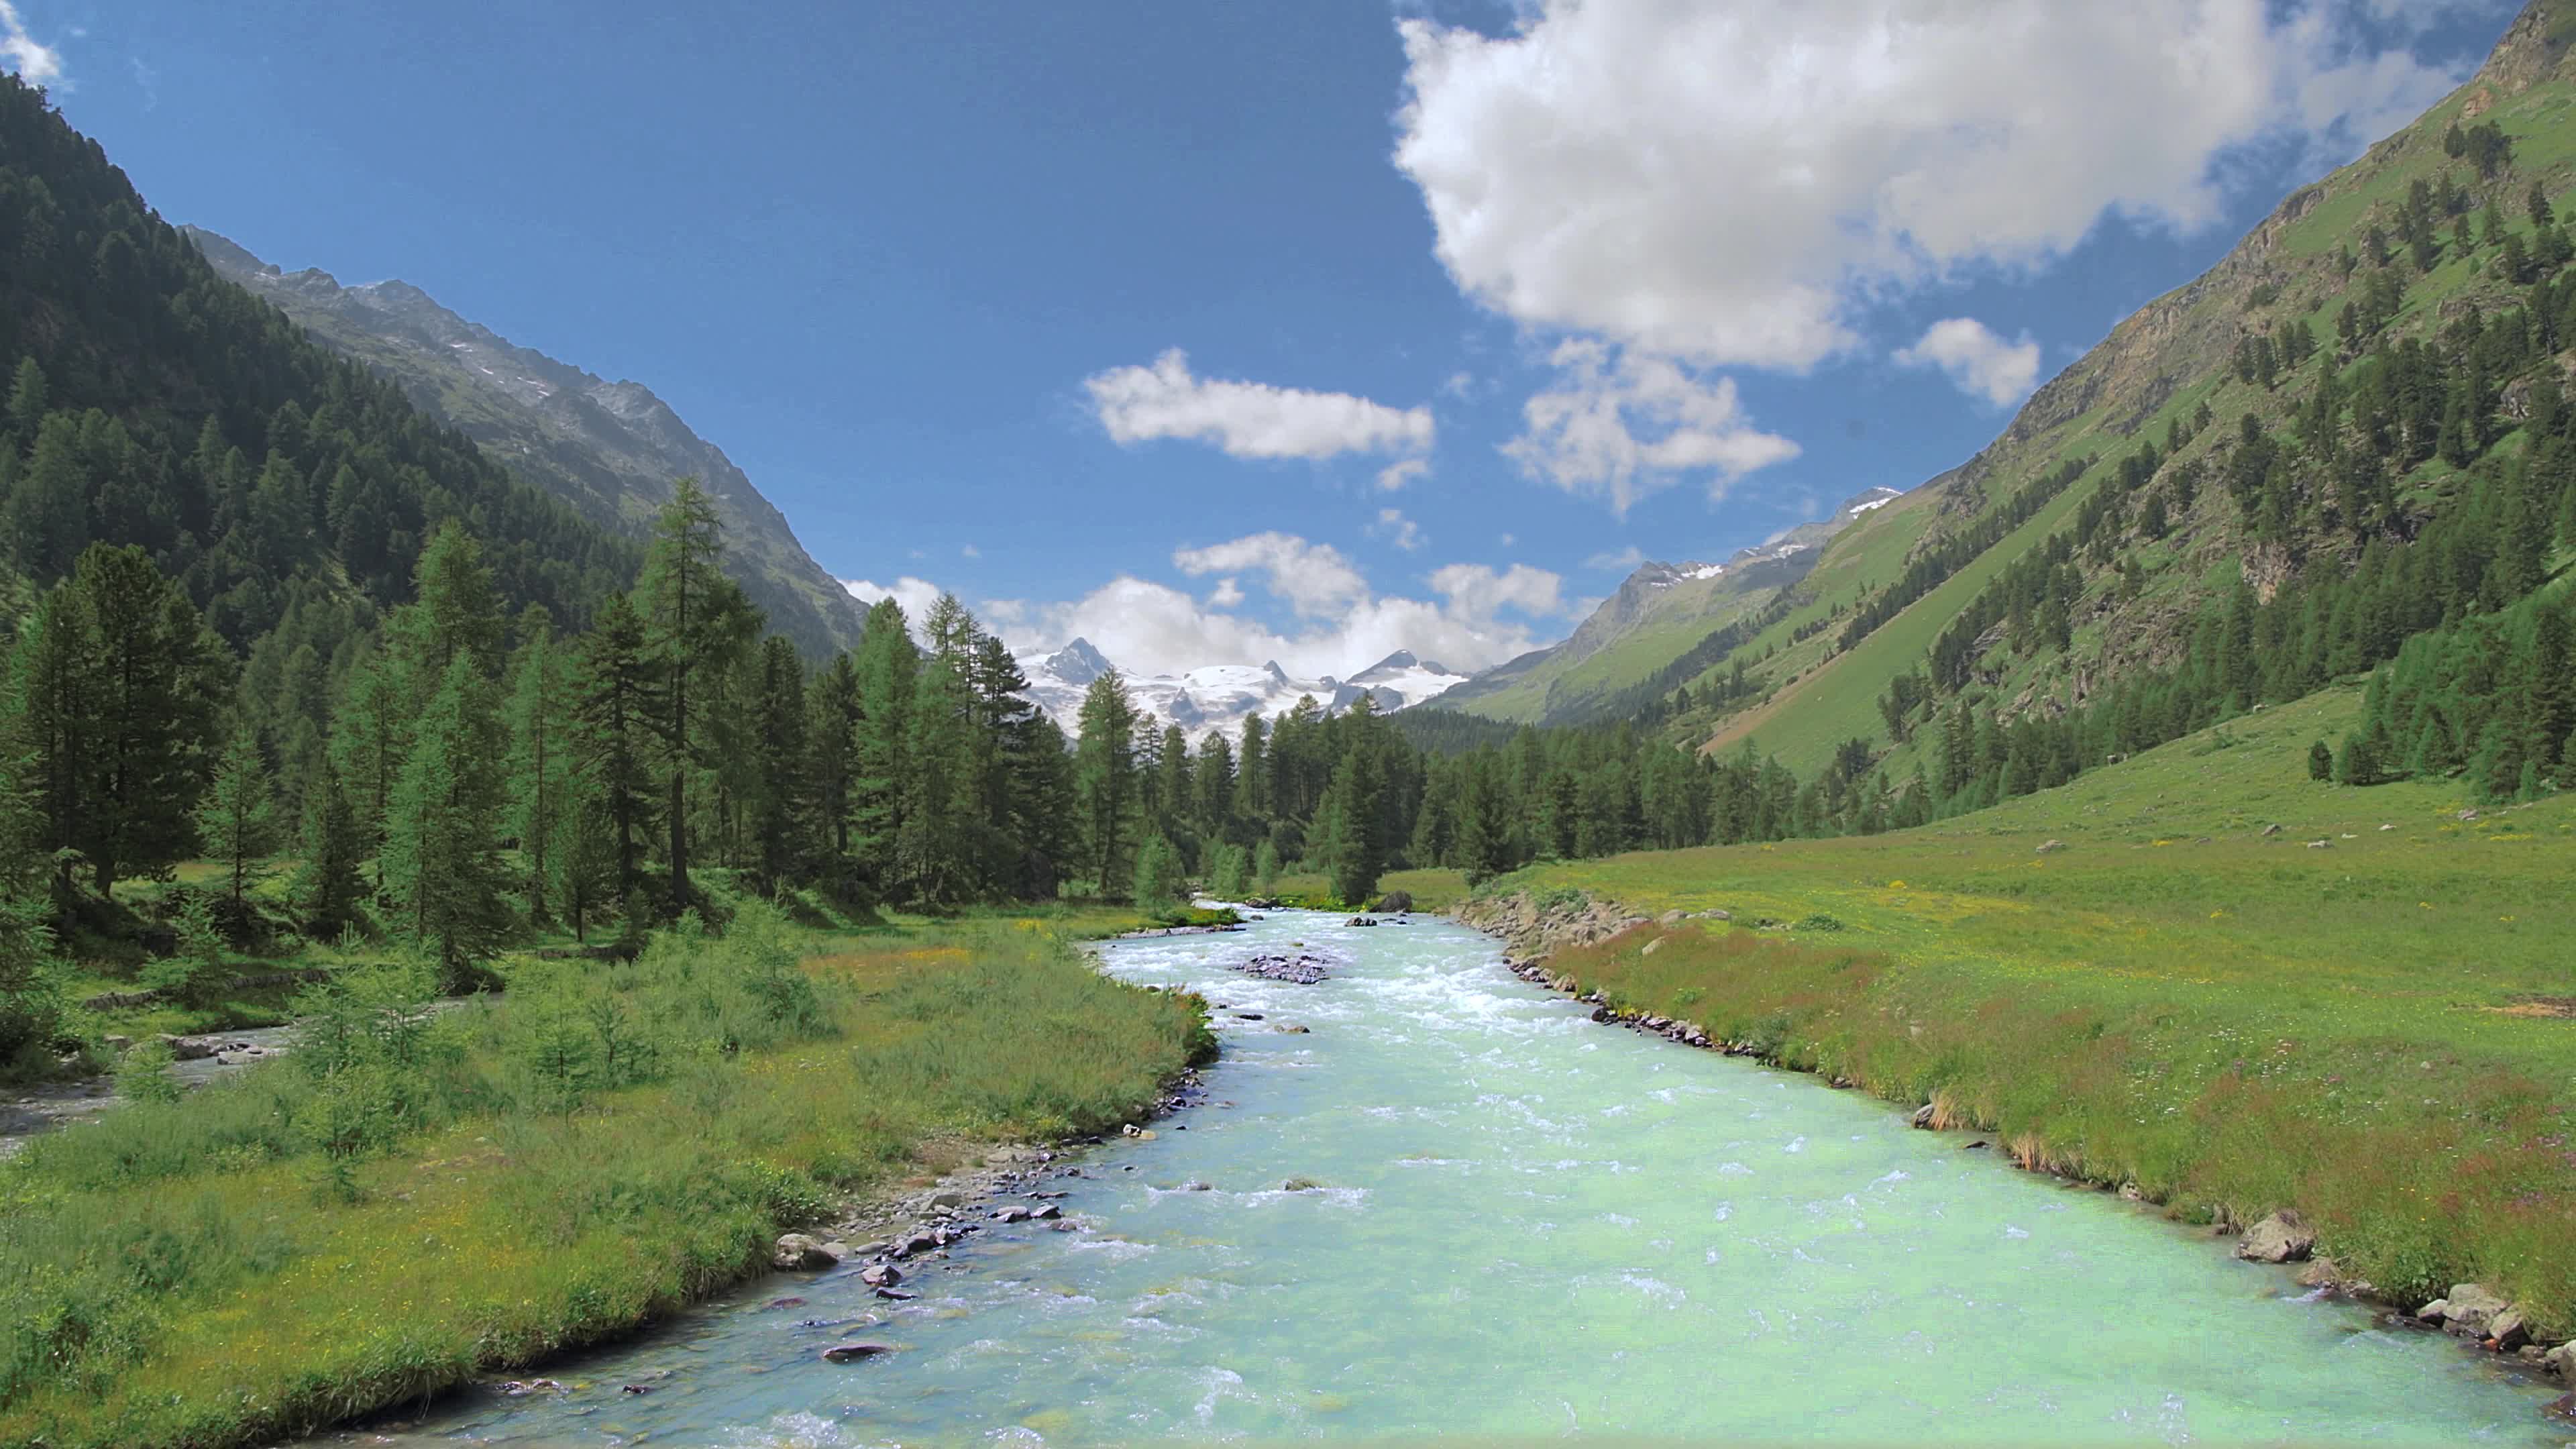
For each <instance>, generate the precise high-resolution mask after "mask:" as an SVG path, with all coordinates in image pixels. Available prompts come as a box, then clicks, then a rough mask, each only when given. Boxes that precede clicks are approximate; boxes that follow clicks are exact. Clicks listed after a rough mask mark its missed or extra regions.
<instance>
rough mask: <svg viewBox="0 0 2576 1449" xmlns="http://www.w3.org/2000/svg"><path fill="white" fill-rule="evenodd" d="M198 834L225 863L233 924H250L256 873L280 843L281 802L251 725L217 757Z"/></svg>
mask: <svg viewBox="0 0 2576 1449" xmlns="http://www.w3.org/2000/svg"><path fill="white" fill-rule="evenodd" d="M197 839H198V840H199V841H200V842H201V844H202V847H203V849H204V850H205V852H206V854H208V855H209V856H211V857H213V858H214V860H215V862H216V863H217V864H218V865H221V866H222V867H223V868H224V889H225V902H226V904H227V906H228V907H229V908H230V921H231V925H232V928H233V929H234V930H235V931H237V932H239V931H244V930H246V929H247V927H248V924H249V920H250V910H249V904H248V901H247V900H246V899H245V897H246V895H247V894H248V892H249V890H250V885H251V878H252V876H253V875H254V874H255V873H256V872H257V870H258V868H259V864H260V862H261V860H263V859H264V858H266V857H267V855H268V854H269V853H270V852H271V851H272V850H274V849H276V846H277V803H276V801H275V800H274V799H272V798H271V795H270V791H269V783H268V761H267V760H265V759H263V758H261V756H260V752H259V736H258V735H256V734H254V733H252V732H251V731H249V730H247V729H243V730H237V731H235V732H234V734H233V737H232V741H231V743H230V744H228V745H226V746H225V748H224V752H223V754H222V755H221V756H220V757H219V758H217V760H216V761H215V775H214V781H213V783H212V784H211V785H210V786H209V787H208V789H207V790H206V793H205V798H204V799H202V800H200V801H199V802H198V804H197Z"/></svg>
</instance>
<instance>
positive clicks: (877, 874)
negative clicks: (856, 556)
mask: <svg viewBox="0 0 2576 1449" xmlns="http://www.w3.org/2000/svg"><path fill="white" fill-rule="evenodd" d="M856 668H857V671H858V683H859V722H858V729H857V733H856V737H855V745H854V757H855V759H856V760H857V764H858V775H857V777H856V778H855V779H853V780H852V781H851V782H850V855H851V858H852V861H853V863H854V864H855V865H856V866H857V867H858V869H859V871H860V873H861V874H862V875H863V876H864V877H865V878H866V879H867V880H868V881H869V882H870V883H871V884H873V885H874V886H875V887H876V888H877V889H878V890H879V891H880V892H882V891H884V890H885V889H886V888H887V887H888V886H889V885H890V884H891V883H892V882H893V880H894V876H895V843H896V841H897V839H898V838H899V837H900V836H901V834H902V831H903V801H904V777H905V762H904V748H905V744H906V741H907V739H908V738H909V736H910V734H911V730H912V696H913V684H914V681H915V679H916V678H917V677H918V676H919V674H920V672H921V651H920V650H919V649H918V648H917V647H915V646H914V644H913V642H912V633H911V629H910V626H909V623H908V621H907V620H906V619H905V618H904V616H903V608H902V606H901V605H898V604H897V603H895V601H894V600H892V599H879V600H878V601H877V602H876V603H875V605H873V606H872V607H870V608H869V610H868V620H867V632H865V633H863V634H861V635H860V636H859V653H858V660H857V665H856Z"/></svg>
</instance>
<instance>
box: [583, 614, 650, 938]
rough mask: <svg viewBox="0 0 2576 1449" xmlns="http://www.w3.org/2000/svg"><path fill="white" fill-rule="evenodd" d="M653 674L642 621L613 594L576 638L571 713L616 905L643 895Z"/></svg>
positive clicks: (648, 800) (647, 830)
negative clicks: (604, 829) (609, 855)
mask: <svg viewBox="0 0 2576 1449" xmlns="http://www.w3.org/2000/svg"><path fill="white" fill-rule="evenodd" d="M655 672H656V671H655V664H654V661H653V659H652V658H651V657H650V656H649V655H648V654H647V652H646V649H645V640H644V622H643V620H642V619H641V618H639V617H637V615H636V613H635V608H634V606H633V605H632V604H630V603H628V602H627V599H626V596H625V595H623V594H611V595H610V596H609V597H608V600H607V602H606V603H604V604H602V605H601V606H600V610H599V617H598V618H597V619H595V620H594V621H592V623H591V627H590V632H589V633H587V634H584V635H583V636H582V641H581V661H580V670H579V673H578V675H577V677H576V680H575V699H574V705H573V710H574V717H575V719H576V721H577V724H578V733H577V734H576V736H575V739H574V744H575V746H576V753H577V758H578V760H579V764H580V770H581V774H582V777H583V779H584V780H585V782H586V783H587V785H588V788H589V790H590V792H591V793H592V795H593V796H594V797H595V798H596V799H597V801H598V803H599V808H600V809H601V810H602V811H603V812H604V813H605V814H606V816H607V819H608V831H609V836H610V838H611V840H612V841H613V842H614V846H615V851H616V858H617V882H616V892H617V898H618V899H619V900H625V899H627V898H629V897H631V896H632V895H634V894H635V893H636V892H637V891H638V890H640V889H641V886H642V881H643V873H644V856H643V853H644V848H645V842H644V837H645V836H646V835H648V834H650V833H651V831H652V829H653V817H654V801H653V793H654V792H653V771H652V765H651V759H650V755H651V743H650V739H649V733H650V726H649V725H648V723H647V720H648V719H649V717H650V714H651V710H652V701H653V693H654V677H655Z"/></svg>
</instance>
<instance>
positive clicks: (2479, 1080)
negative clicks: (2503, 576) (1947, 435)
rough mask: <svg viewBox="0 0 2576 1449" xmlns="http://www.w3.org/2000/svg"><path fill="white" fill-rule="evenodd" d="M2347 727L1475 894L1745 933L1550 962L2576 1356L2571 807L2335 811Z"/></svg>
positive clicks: (2002, 1142) (2574, 812)
mask: <svg viewBox="0 0 2576 1449" xmlns="http://www.w3.org/2000/svg"><path fill="white" fill-rule="evenodd" d="M2358 709H2359V696H2358V693H2357V692H2354V691H2329V692H2327V693H2325V694H2321V695H2318V696H2315V697H2313V698H2310V699H2308V700H2304V701H2301V702H2299V703H2297V704H2293V705H2288V706H2282V707H2277V708H2273V709H2269V710H2265V711H2262V712H2260V713H2257V714H2254V715H2251V716H2247V717H2245V718H2243V719H2240V720H2237V721H2234V722H2231V723H2229V724H2227V725H2224V726H2221V727H2219V728H2217V729H2214V730H2211V731H2208V732H2205V733H2203V734H2200V735H2196V736H2192V737H2189V738H2186V739H2183V740H2179V741H2176V742H2174V743H2172V744H2170V745H2167V746H2165V747H2163V748H2160V749H2157V750H2154V751H2151V752H2148V753H2146V754H2144V755H2141V756H2139V757H2137V758H2136V759H2133V760H2131V761H2128V762H2126V763H2123V764H2119V765H2114V766H2110V767H2107V768H2104V769H2101V770H2099V771H2096V772H2093V773H2089V774H2087V775H2084V776H2082V777H2081V778H2079V779H2078V780H2076V781H2075V782H2073V783H2072V784H2070V785H2067V786H2066V787H2064V788H2061V789H2058V790H2052V791H2047V792H2043V793H2041V794H2038V795H2034V796H2029V797H2026V798H2023V799H2020V800H2017V801H2014V802H2011V803H2009V804H2007V805H2004V806H2002V807H1999V808H1997V809H1994V810H1990V811H1987V812H1984V813H1981V814H1978V815H1973V816H1968V817H1963V818H1961V819H1958V820H1954V821H1948V822H1943V823H1941V824H1938V825H1934V826H1931V827H1927V828H1924V829H1920V830H1915V831H1909V832H1905V833H1902V834H1897V835H1887V836H1879V837H1875V838H1854V839H1840V840H1818V841H1798V842H1789V843H1782V844H1778V845H1763V846H1739V847H1732V848H1713V849H1705V850H1688V851H1674V852H1664V853H1653V854H1636V855H1628V856H1620V857H1615V858H1611V859H1607V860H1599V861H1587V862H1580V863H1574V864H1564V865H1552V864H1551V865H1542V866H1537V867H1533V868H1531V869H1530V870H1527V871H1524V872H1521V873H1520V874H1518V875H1516V876H1510V877H1505V878H1502V879H1501V880H1498V881H1495V882H1492V883H1489V884H1488V886H1487V887H1486V892H1487V893H1508V892H1513V891H1528V892H1531V893H1533V894H1536V895H1539V896H1542V897H1544V896H1546V895H1548V894H1550V893H1567V892H1573V893H1583V894H1589V895H1592V896H1595V897H1599V898H1606V899H1610V900H1615V901H1618V902H1620V903H1622V904H1623V905H1625V906H1628V907H1630V908H1632V909H1634V910H1637V911H1641V912H1644V913H1647V914H1649V915H1661V914H1662V913H1664V912H1667V911H1670V910H1673V909H1683V910H1702V909H1710V908H1717V909H1723V910H1726V911H1728V912H1729V913H1731V915H1732V918H1733V919H1732V922H1731V923H1720V922H1716V921H1706V922H1701V921H1692V922H1685V923H1682V924H1679V925H1676V926H1672V927H1663V926H1653V927H1648V928H1644V929H1640V930H1635V931H1631V932H1628V933H1626V934H1624V935H1621V936H1619V937H1617V938H1615V939H1614V940H1612V941H1609V942H1605V943H1602V944H1600V945H1597V946H1594V947H1590V948H1587V949H1582V950H1575V951H1568V952H1562V953H1559V954H1558V955H1557V956H1556V957H1554V958H1553V960H1552V961H1551V965H1552V966H1553V967H1554V968H1555V969H1557V970H1559V971H1565V972H1570V973H1572V974H1573V975H1574V976H1576V977H1577V978H1579V979H1580V980H1581V981H1582V982H1583V983H1584V985H1585V987H1586V988H1587V989H1589V988H1594V987H1597V988H1599V989H1600V990H1601V991H1603V992H1604V993H1605V994H1606V995H1607V996H1608V997H1609V998H1610V999H1611V1000H1612V1001H1613V1002H1614V1003H1617V1004H1620V1005H1622V1006H1626V1007H1631V1008H1635V1009H1640V1010H1644V1011H1648V1012H1653V1013H1659V1014H1666V1015H1671V1016H1674V1017H1678V1018H1682V1019H1685V1020H1689V1021H1693V1022H1696V1023H1698V1024H1699V1025H1701V1026H1702V1027H1704V1028H1705V1029H1706V1030H1708V1031H1709V1032H1710V1033H1711V1034H1712V1035H1716V1036H1720V1037H1724V1038H1728V1039H1733V1040H1738V1041H1751V1042H1756V1043H1759V1044H1761V1045H1763V1046H1764V1047H1765V1048H1767V1049H1768V1050H1769V1051H1771V1052H1772V1053H1774V1054H1776V1055H1777V1056H1778V1057H1779V1058H1780V1059H1782V1060H1783V1061H1786V1062H1788V1063H1790V1064H1793V1065H1797V1066H1800V1067H1805V1068H1810V1069H1813V1070H1816V1071H1820V1072H1825V1073H1829V1074H1833V1075H1838V1076H1842V1077H1847V1078H1849V1079H1851V1080H1852V1081H1854V1082H1855V1083H1857V1084H1858V1085H1860V1086H1862V1087H1864V1088H1866V1089H1868V1090H1870V1091H1873V1092H1875V1093H1877V1094H1879V1095H1882V1096H1885V1097H1887V1098H1889V1099H1891V1100H1895V1101H1898V1102H1922V1101H1927V1100H1928V1101H1931V1102H1934V1103H1935V1104H1937V1106H1938V1107H1939V1109H1940V1111H1941V1114H1942V1115H1943V1117H1944V1118H1945V1119H1946V1120H1947V1121H1949V1122H1952V1123H1956V1124H1958V1125H1962V1126H1973V1127H1975V1128H1977V1129H1979V1130H1982V1131H1986V1132H1989V1133H1991V1134H1993V1135H1994V1137H1995V1139H1996V1141H1997V1144H1998V1145H1999V1146H2002V1147H2004V1148H2006V1149H2008V1150H2009V1151H2011V1152H2013V1153H2014V1154H2015V1155H2016V1156H2018V1157H2019V1158H2020V1159H2021V1160H2023V1161H2024V1162H2025V1163H2026V1164H2028V1165H2031V1166H2034V1167H2047V1168H2051V1169H2055V1170H2059V1171H2064V1172H2068V1173H2071V1174H2075V1175H2080V1176H2083V1177H2087V1178H2090V1179H2093V1180H2096V1181H2101V1182H2104V1183H2124V1182H2134V1183H2135V1184H2137V1186H2138V1187H2139V1188H2140V1189H2141V1190H2142V1191H2143V1192H2144V1193H2145V1194H2146V1195H2147V1196H2148V1197H2149V1198H2151V1199H2152V1200H2155V1201H2158V1202H2162V1203H2165V1204H2167V1205H2168V1207H2169V1210H2170V1211H2171V1212H2173V1213H2174V1214H2175V1215H2176V1216H2179V1217H2184V1218H2187V1219H2190V1220H2194V1221H2210V1220H2214V1219H2226V1220H2230V1221H2234V1222H2237V1223H2244V1222H2250V1221H2252V1220H2253V1219H2254V1218H2257V1217H2259V1216H2261V1215H2262V1214H2264V1213H2266V1212H2269V1211H2271V1210H2273V1209H2275V1208H2280V1207H2285V1206H2286V1207H2296V1208H2297V1209H2298V1210H2299V1211H2301V1212H2302V1213H2303V1214H2305V1215H2306V1217H2307V1218H2308V1219H2309V1221H2310V1222H2311V1223H2313V1224H2315V1225H2316V1226H2317V1227H2318V1228H2319V1229H2320V1231H2321V1233H2322V1235H2323V1237H2322V1241H2321V1243H2320V1245H2319V1249H2318V1251H2319V1252H2320V1253H2321V1254H2331V1255H2332V1256H2333V1257H2334V1258H2335V1259H2336V1260H2337V1263H2338V1265H2339V1266H2340V1267H2342V1268H2343V1269H2344V1270H2345V1271H2346V1272H2347V1273H2349V1274H2352V1275H2355V1276H2358V1277H2360V1278H2363V1279H2367V1280H2369V1281H2370V1282H2371V1283H2373V1284H2375V1285H2376V1286H2377V1287H2378V1288H2379V1289H2380V1290H2381V1291H2382V1292H2383V1293H2384V1294H2386V1295H2387V1296H2390V1297H2392V1298H2396V1299H2399V1300H2406V1301H2410V1302H2413V1301H2422V1300H2423V1299H2426V1298H2430V1297H2433V1296H2437V1295H2439V1294H2440V1293H2441V1292H2442V1290H2443V1289H2445V1288H2447V1287H2448V1286H2449V1285H2450V1284H2452V1283H2454V1282H2459V1281H2464V1280H2472V1279H2474V1280H2480V1281H2487V1282H2492V1283H2496V1284H2498V1285H2501V1286H2503V1287H2504V1288H2505V1289H2506V1290H2507V1291H2509V1292H2511V1293H2513V1294H2515V1295H2518V1296H2519V1297H2520V1298H2521V1299H2522V1301H2524V1302H2525V1304H2526V1305H2527V1306H2528V1307H2529V1308H2530V1309H2531V1310H2532V1317H2533V1318H2534V1320H2535V1321H2536V1323H2540V1324H2545V1325H2546V1326H2547V1327H2548V1328H2549V1329H2550V1330H2552V1331H2554V1332H2555V1333H2557V1334H2559V1335H2561V1336H2564V1335H2567V1334H2570V1333H2576V1140H2571V1137H2572V1136H2576V1121H2571V1116H2572V1115H2576V954H2571V951H2570V948H2569V946H2568V935H2567V923H2568V921H2569V919H2570V908H2571V905H2576V900H2571V896H2576V801H2572V800H2569V799H2566V798H2559V799H2553V800H2547V801H2543V802H2540V803H2537V804H2532V805H2525V806H2519V807H2513V808H2506V809H2488V810H2483V811H2480V812H2479V813H2478V814H2477V815H2476V817H2475V818H2472V819H2463V818H2462V812H2463V811H2465V810H2467V809H2469V807H2470V801H2469V798H2468V794H2467V792H2466V791H2465V790H2464V789H2459V788H2455V787H2454V786H2452V785H2450V784H2448V783H2443V782H2433V783H2401V784H2394V785H2385V786H2378V787H2373V788H2369V789H2355V788H2351V787H2338V786H2333V785H2327V784H2321V783H2316V782H2312V781H2310V780H2309V779H2308V778H2307V769H2306V753H2307V749H2308V746H2309V744H2310V743H2311V742H2312V741H2313V740H2316V739H2319V738H2326V739H2329V740H2331V739H2334V738H2338V737H2339V736H2340V735H2341V733H2342V731H2343V729H2344V727H2345V725H2346V724H2347V722H2348V721H2350V720H2351V719H2352V718H2353V717H2354V716H2355V715H2356V714H2357V712H2358ZM2273 826H2278V827H2280V828H2279V829H2278V830H2277V831H2272V830H2271V829H2270V827H2273ZM2317 842H2322V844H2318V843H2317ZM1765 923H1768V924H1765ZM1658 942H1660V944H1655V943H1658ZM1650 945H1651V946H1653V950H1652V951H1651V952H1649V951H1648V949H1647V948H1648V947H1649V946H1650Z"/></svg>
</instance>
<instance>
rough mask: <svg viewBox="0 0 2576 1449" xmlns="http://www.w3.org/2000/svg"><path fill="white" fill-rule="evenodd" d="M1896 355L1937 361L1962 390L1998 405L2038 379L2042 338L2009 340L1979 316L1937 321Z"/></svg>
mask: <svg viewBox="0 0 2576 1449" xmlns="http://www.w3.org/2000/svg"><path fill="white" fill-rule="evenodd" d="M1896 361H1897V362H1898V363H1900V364H1902V365H1903V366H1906V367H1937V368H1939V369H1941V370H1942V371H1943V372H1945V373H1948V374H1949V376H1950V381H1951V382H1953V383H1955V384H1957V385H1958V388H1959V391H1961V392H1964V393H1966V394H1967V395H1968V396H1970V397H1974V398H1983V399H1984V400H1985V401H1986V402H1987V403H1989V404H1991V405H1992V406H1995V407H1999V408H2005V407H2010V406H2012V405H2013V404H2014V403H2017V402H2020V401H2021V400H2022V399H2023V398H2026V397H2028V396H2030V390H2031V386H2032V384H2034V383H2036V382H2038V381H2039V344H2038V343H2037V342H2035V341H2033V340H2031V335H2030V334H2029V333H2027V332H2025V333H2023V334H2022V335H2021V340H2020V341H2018V342H2006V341H2005V340H2003V339H2002V338H2001V337H1998V336H1996V335H1995V333H1994V330H1993V329H1992V328H1989V327H1988V326H1986V324H1985V323H1983V322H1980V321H1978V320H1977V319H1976V318H1974V317H1945V318H1943V319H1941V320H1940V321H1938V322H1935V323H1933V324H1932V325H1931V326H1930V327H1927V328H1925V329H1924V331H1923V336H1922V337H1921V338H1920V339H1919V340H1917V341H1916V342H1915V344H1914V345H1913V346H1911V347H1905V348H1899V349H1898V350H1897V353H1896Z"/></svg>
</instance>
